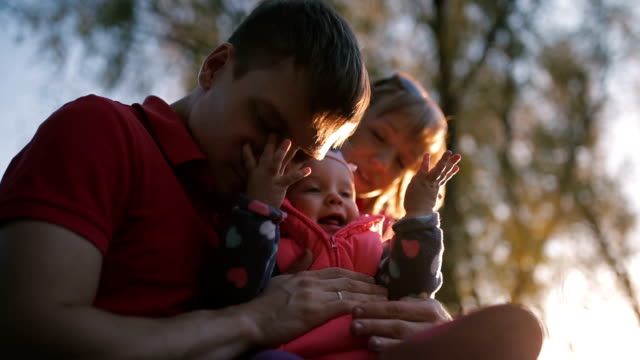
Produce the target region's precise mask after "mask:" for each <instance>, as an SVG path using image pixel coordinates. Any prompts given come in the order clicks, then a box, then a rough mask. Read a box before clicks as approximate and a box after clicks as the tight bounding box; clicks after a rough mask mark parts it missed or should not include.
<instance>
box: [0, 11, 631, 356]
mask: <svg viewBox="0 0 640 360" xmlns="http://www.w3.org/2000/svg"><path fill="white" fill-rule="evenodd" d="M15 30H16V29H15V28H14V27H12V24H11V23H5V24H4V25H0V33H2V34H3V35H2V36H0V79H2V81H0V109H2V114H3V115H2V117H0V174H3V173H4V171H5V169H6V167H7V166H8V164H9V161H10V160H11V158H12V157H13V156H14V155H15V153H17V152H18V151H19V150H20V149H21V148H22V147H23V146H24V145H25V144H26V143H27V142H28V141H29V139H30V138H31V137H32V136H33V133H34V132H35V130H36V129H37V126H38V125H39V124H40V123H41V122H42V121H43V120H44V119H45V118H46V117H47V116H48V115H49V114H50V113H52V112H53V111H55V110H56V109H57V108H58V107H60V106H61V105H63V104H64V103H66V102H68V101H71V100H73V99H75V98H77V97H80V96H83V95H86V94H89V93H95V94H98V95H103V96H108V97H112V98H114V99H116V100H119V101H121V102H123V103H132V102H140V101H142V100H143V97H142V96H141V95H140V94H139V93H137V92H135V91H126V90H114V91H104V90H103V89H101V87H100V86H99V84H97V83H96V81H95V79H94V78H93V77H92V75H91V74H90V72H89V71H88V70H87V69H86V67H85V66H84V65H83V64H81V63H78V62H77V61H75V62H72V64H70V65H68V66H65V67H63V68H61V67H59V66H56V65H54V64H51V63H49V62H48V61H46V60H43V58H42V57H41V56H40V54H39V53H38V43H37V42H34V41H30V40H28V39H27V40H25V41H23V42H21V43H16V42H15V41H14V35H15V34H16V31H15ZM638 79H640V67H637V66H636V67H633V66H630V67H628V68H627V67H625V68H624V70H623V71H619V72H617V73H615V74H613V78H612V80H611V82H610V84H609V87H610V91H611V94H612V97H613V98H614V99H615V102H614V103H612V105H611V107H610V109H609V110H608V118H609V119H610V121H608V124H607V126H606V127H604V128H603V131H604V132H605V136H604V139H603V141H602V144H600V146H601V148H602V151H603V153H604V154H606V159H607V163H606V168H607V170H608V171H610V172H611V173H612V174H616V175H619V176H622V177H623V178H624V181H623V186H624V188H623V190H624V192H625V193H626V194H627V196H628V198H629V199H630V200H631V201H632V206H633V208H634V210H635V212H636V213H640V197H639V196H638V190H637V189H638V185H639V184H640V157H638V156H637V155H636V154H635V150H636V149H637V148H638V146H637V144H638V139H640V115H639V114H640V111H639V109H640V86H639V85H638V83H639V82H638ZM180 91H181V87H180V86H179V84H178V79H177V78H171V77H167V78H166V79H164V80H163V82H162V83H161V84H158V85H157V86H156V88H154V89H153V91H152V93H153V94H154V95H158V96H160V97H162V98H164V99H165V100H167V101H169V102H171V101H173V100H176V99H177V97H178V96H179V95H180ZM632 236H633V238H634V241H633V242H634V243H635V244H636V249H638V250H640V230H638V229H637V228H636V230H635V231H634V234H633V235H632ZM630 267H631V270H632V274H633V276H634V279H635V286H636V289H638V291H640V261H639V259H638V258H636V260H635V261H634V262H632V263H631V264H630ZM596 277H597V278H596V279H591V278H587V275H585V274H584V273H581V272H580V271H578V270H569V271H567V273H566V274H564V276H563V277H562V279H561V280H560V281H558V282H557V283H555V284H554V285H553V286H552V288H551V290H550V292H549V294H548V296H547V297H546V299H545V317H544V322H545V325H546V328H547V339H546V341H545V345H544V347H543V351H542V354H541V356H540V359H541V360H552V359H554V360H555V359H563V360H571V359H581V360H582V359H583V360H589V359H603V358H615V359H616V360H632V359H633V360H637V359H640V350H639V349H640V347H639V346H638V345H637V344H638V343H639V341H640V328H639V327H638V323H637V322H636V320H635V319H634V317H633V313H632V312H631V309H630V308H629V306H628V305H627V304H626V303H625V302H624V301H623V299H622V298H621V297H620V295H619V290H618V289H617V287H616V284H615V281H614V279H613V278H612V276H611V274H609V273H607V272H606V271H602V272H599V273H598V275H597V276H596ZM594 280H595V281H594ZM594 284H596V285H594Z"/></svg>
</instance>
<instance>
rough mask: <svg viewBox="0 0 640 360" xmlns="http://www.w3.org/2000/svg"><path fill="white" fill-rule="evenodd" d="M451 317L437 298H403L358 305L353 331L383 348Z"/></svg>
mask: <svg viewBox="0 0 640 360" xmlns="http://www.w3.org/2000/svg"><path fill="white" fill-rule="evenodd" d="M450 320H451V315H449V313H448V312H447V310H445V308H444V306H442V304H441V303H440V302H438V301H437V300H434V299H419V298H408V297H407V298H403V299H402V300H400V301H384V302H376V303H367V304H360V305H358V306H357V307H356V308H355V309H354V311H353V323H352V324H351V330H352V332H353V334H355V335H358V336H369V337H370V338H369V343H368V345H369V349H371V350H373V351H380V350H383V349H385V348H387V347H389V346H392V345H395V344H398V343H400V342H402V340H404V339H406V338H407V337H410V336H412V335H413V334H415V333H417V332H419V331H422V330H425V329H427V328H430V327H432V326H434V325H436V324H440V323H443V322H446V321H450Z"/></svg>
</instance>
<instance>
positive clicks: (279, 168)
mask: <svg viewBox="0 0 640 360" xmlns="http://www.w3.org/2000/svg"><path fill="white" fill-rule="evenodd" d="M275 142H276V137H275V135H273V134H272V135H269V138H268V140H267V144H266V145H265V147H264V150H263V151H262V155H260V158H259V159H257V160H256V158H255V157H254V156H253V153H252V151H251V146H250V145H249V144H245V145H244V146H243V147H242V154H243V157H244V162H245V167H246V168H247V172H248V176H249V179H248V182H247V191H246V194H247V196H249V197H250V198H251V199H254V200H259V201H262V202H263V203H265V204H269V205H271V206H273V207H275V208H280V205H282V201H283V200H284V197H285V195H286V193H287V189H288V188H289V186H291V185H292V184H294V183H295V182H297V181H300V180H301V179H302V178H304V177H305V176H307V175H309V174H310V173H311V169H310V168H309V167H302V164H299V163H297V164H292V163H291V159H292V158H293V155H294V154H295V151H291V140H289V139H285V140H284V141H283V142H282V143H281V144H280V146H278V148H276V144H275Z"/></svg>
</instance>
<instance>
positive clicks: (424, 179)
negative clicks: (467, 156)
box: [404, 151, 462, 216]
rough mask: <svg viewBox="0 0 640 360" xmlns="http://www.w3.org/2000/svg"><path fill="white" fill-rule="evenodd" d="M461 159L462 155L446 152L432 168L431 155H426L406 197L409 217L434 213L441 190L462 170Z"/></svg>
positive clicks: (405, 202) (405, 204) (406, 208)
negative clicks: (459, 164)
mask: <svg viewBox="0 0 640 360" xmlns="http://www.w3.org/2000/svg"><path fill="white" fill-rule="evenodd" d="M461 158H462V157H461V156H460V154H453V153H452V152H451V151H446V152H445V153H444V154H443V155H442V157H441V158H440V160H439V161H438V162H437V163H436V165H435V166H433V167H431V155H430V154H429V153H426V154H425V155H424V157H423V158H422V164H421V165H420V170H418V173H417V174H416V175H415V176H414V177H413V179H411V182H410V183H409V186H407V192H406V193H405V196H404V209H405V211H406V213H407V216H420V215H429V214H431V213H432V212H433V211H434V209H435V206H436V203H437V201H438V193H439V192H440V188H441V187H443V186H444V185H445V184H446V183H447V181H449V180H450V179H451V178H452V177H453V175H455V174H456V173H457V172H458V171H459V170H460V168H459V167H458V165H457V164H458V162H459V161H460V159H461Z"/></svg>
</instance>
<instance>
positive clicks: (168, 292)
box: [0, 95, 218, 316]
mask: <svg viewBox="0 0 640 360" xmlns="http://www.w3.org/2000/svg"><path fill="white" fill-rule="evenodd" d="M141 113H144V114H145V115H144V116H141V115H140V114H141ZM141 119H146V120H145V122H144V123H143V121H141ZM145 123H146V126H145V125H144V124H145ZM207 174H208V171H207V170H206V161H205V157H204V155H203V153H202V152H201V151H200V149H199V148H198V146H197V145H196V144H195V143H194V141H193V139H192V137H191V136H190V135H189V133H188V130H187V128H186V127H185V125H184V124H183V122H182V121H181V120H180V119H179V118H178V117H177V115H176V114H175V113H174V112H173V110H172V109H171V108H170V107H169V105H168V104H166V103H165V102H164V101H162V100H161V99H159V98H157V97H149V98H147V99H146V100H145V102H144V104H143V105H142V106H141V107H139V108H138V109H136V108H135V107H134V106H129V105H124V104H121V103H118V102H115V101H112V100H109V99H106V98H102V97H98V96H95V95H90V96H86V97H83V98H80V99H77V100H75V101H73V102H70V103H68V104H66V105H64V106H63V107H62V108H60V109H59V110H58V111H56V112H55V113H53V114H52V115H51V116H50V117H49V118H48V119H47V120H46V121H45V122H44V123H43V124H42V125H41V126H40V127H39V129H38V131H37V133H36V134H35V136H34V138H33V139H32V140H31V142H30V143H29V144H27V145H26V146H25V148H24V149H23V150H22V151H21V152H20V153H18V155H16V157H15V158H14V159H13V160H12V161H11V163H10V165H9V167H8V169H7V171H6V173H5V174H4V177H3V179H2V182H1V183H0V223H5V222H7V221H11V220H15V219H24V218H28V219H35V220H41V221H46V222H49V223H54V224H57V225H60V226H62V227H65V228H67V229H69V230H71V231H73V232H75V233H77V234H79V235H80V236H82V237H84V238H85V239H86V240H87V241H89V242H91V243H92V244H94V245H95V246H96V248H97V249H98V250H99V251H100V252H101V253H102V255H103V266H102V273H101V278H100V284H99V288H98V292H97V295H96V298H95V301H94V305H95V306H97V307H99V308H102V309H105V310H108V311H111V312H115V313H119V314H128V315H140V316H168V315H173V314H177V313H181V312H184V311H187V310H188V309H189V308H190V307H191V306H192V303H193V301H194V299H195V298H196V297H197V296H199V295H200V293H201V291H202V289H201V286H200V284H199V282H198V279H199V278H201V272H202V267H203V264H204V263H205V260H206V258H205V256H206V255H205V254H206V253H207V250H209V249H211V248H214V247H215V246H216V245H217V243H218V237H217V234H216V231H215V227H216V225H214V223H213V222H212V219H213V218H215V216H214V215H213V214H214V213H215V212H214V211H213V210H212V209H211V208H208V207H207V204H211V203H212V201H206V200H205V199H208V198H207V196H208V195H207V190H208V189H210V186H211V179H210V178H208V177H207ZM192 200H193V201H192Z"/></svg>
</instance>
